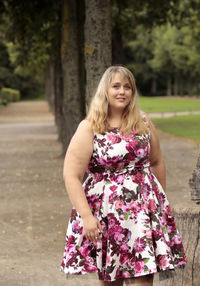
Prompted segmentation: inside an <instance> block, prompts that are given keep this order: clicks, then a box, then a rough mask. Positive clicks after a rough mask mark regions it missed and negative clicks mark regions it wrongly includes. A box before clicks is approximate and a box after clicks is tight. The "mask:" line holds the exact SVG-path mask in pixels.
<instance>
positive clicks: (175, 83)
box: [174, 73, 178, 96]
mask: <svg viewBox="0 0 200 286" xmlns="http://www.w3.org/2000/svg"><path fill="white" fill-rule="evenodd" d="M174 95H175V96H177V95H178V74H177V73H176V74H175V76H174Z"/></svg>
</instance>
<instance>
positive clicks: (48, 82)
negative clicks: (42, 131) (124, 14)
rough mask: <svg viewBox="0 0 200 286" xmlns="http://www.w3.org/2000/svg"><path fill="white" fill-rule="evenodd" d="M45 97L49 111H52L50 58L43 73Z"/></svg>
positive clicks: (52, 69)
mask: <svg viewBox="0 0 200 286" xmlns="http://www.w3.org/2000/svg"><path fill="white" fill-rule="evenodd" d="M45 98H46V100H47V101H48V103H49V106H50V109H51V111H52V112H53V113H54V102H55V90H54V64H53V61H52V60H51V59H50V60H49V63H48V65H47V69H46V75H45Z"/></svg>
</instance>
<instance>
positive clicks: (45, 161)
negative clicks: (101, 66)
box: [0, 101, 199, 286]
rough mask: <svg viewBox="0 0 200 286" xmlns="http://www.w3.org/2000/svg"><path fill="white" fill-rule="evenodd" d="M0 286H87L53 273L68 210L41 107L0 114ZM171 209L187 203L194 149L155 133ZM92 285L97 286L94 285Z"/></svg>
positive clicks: (49, 122)
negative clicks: (163, 166)
mask: <svg viewBox="0 0 200 286" xmlns="http://www.w3.org/2000/svg"><path fill="white" fill-rule="evenodd" d="M0 134H1V137H0V174H1V180H0V234H1V235H0V244H1V253H0V286H12V285H13V286H66V285H67V286H78V285H82V286H84V285H85V286H86V285H87V286H89V285H91V286H92V285H95V284H96V282H95V281H96V280H95V277H94V276H93V275H92V276H89V275H87V276H84V277H83V276H81V277H80V276H78V277H75V278H71V277H70V278H69V279H68V280H66V278H65V275H64V274H63V273H62V272H60V271H59V267H60V263H61V257H62V254H63V250H64V243H65V231H66V228H67V221H68V217H69V213H70V209H71V205H70V202H69V200H68V197H67V194H66V191H65V188H64V183H63V179H62V166H63V157H62V156H61V144H60V143H59V142H58V141H57V130H56V127H55V124H54V118H53V115H52V114H51V112H50V111H49V108H48V105H47V103H46V102H42V101H41V102H18V103H12V104H9V105H8V106H7V107H5V108H1V109H0ZM159 136H160V141H161V148H162V150H163V154H164V158H165V161H166V167H167V195H168V198H169V201H170V203H171V205H172V207H173V206H174V205H175V204H176V203H181V202H188V203H191V204H193V203H192V202H190V193H189V192H190V189H189V186H188V181H189V178H190V177H191V174H192V171H193V169H194V168H195V166H196V161H197V156H198V153H199V146H198V145H197V144H195V143H193V142H191V141H189V140H184V139H183V140H182V139H180V138H176V137H172V136H170V135H166V134H164V133H161V132H159ZM96 285H97V284H96Z"/></svg>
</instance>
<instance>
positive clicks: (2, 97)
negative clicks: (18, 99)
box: [0, 90, 8, 105]
mask: <svg viewBox="0 0 200 286" xmlns="http://www.w3.org/2000/svg"><path fill="white" fill-rule="evenodd" d="M7 103H8V101H7V99H6V96H5V94H4V93H2V91H1V90H0V105H7Z"/></svg>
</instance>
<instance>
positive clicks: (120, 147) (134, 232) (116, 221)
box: [61, 128, 186, 281]
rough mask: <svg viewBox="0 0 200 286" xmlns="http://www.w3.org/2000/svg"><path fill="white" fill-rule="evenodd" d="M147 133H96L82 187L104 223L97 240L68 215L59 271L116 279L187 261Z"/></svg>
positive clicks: (75, 214) (75, 217) (75, 215)
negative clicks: (152, 160) (156, 173)
mask: <svg viewBox="0 0 200 286" xmlns="http://www.w3.org/2000/svg"><path fill="white" fill-rule="evenodd" d="M149 155H150V134H148V135H142V136H141V135H138V134H137V133H134V132H132V134H131V135H130V136H125V135H122V134H120V132H119V130H118V129H117V128H114V129H112V130H110V131H108V132H106V133H105V134H95V135H94V151H93V155H92V157H91V160H90V163H89V165H88V177H87V179H86V181H85V182H84V184H83V188H84V191H85V194H86V197H87V200H88V203H89V206H90V208H91V210H92V212H93V214H94V216H95V217H97V218H98V219H99V221H100V223H101V225H102V228H103V233H101V241H98V242H96V243H92V242H90V241H88V240H87V239H86V237H85V235H84V230H83V222H82V219H81V217H80V215H79V214H78V212H77V211H76V210H75V209H74V208H73V209H72V212H71V217H70V221H69V224H68V230H67V234H66V245H65V250H64V254H63V258H62V263H61V270H62V271H64V272H65V273H66V274H85V273H87V272H98V275H99V279H102V280H104V281H115V280H117V279H122V278H123V279H125V278H131V277H137V276H142V275H147V274H150V273H155V272H158V271H161V270H169V269H174V268H175V267H177V266H181V265H184V264H185V263H186V255H185V252H184V248H183V245H182V241H181V237H180V234H179V232H178V230H177V228H176V224H175V221H174V217H173V214H172V211H171V208H170V205H169V203H168V200H167V198H166V195H165V192H164V190H163V189H162V186H161V185H160V183H159V182H158V180H157V179H156V177H155V176H154V174H153V173H152V172H151V169H150V162H149Z"/></svg>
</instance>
